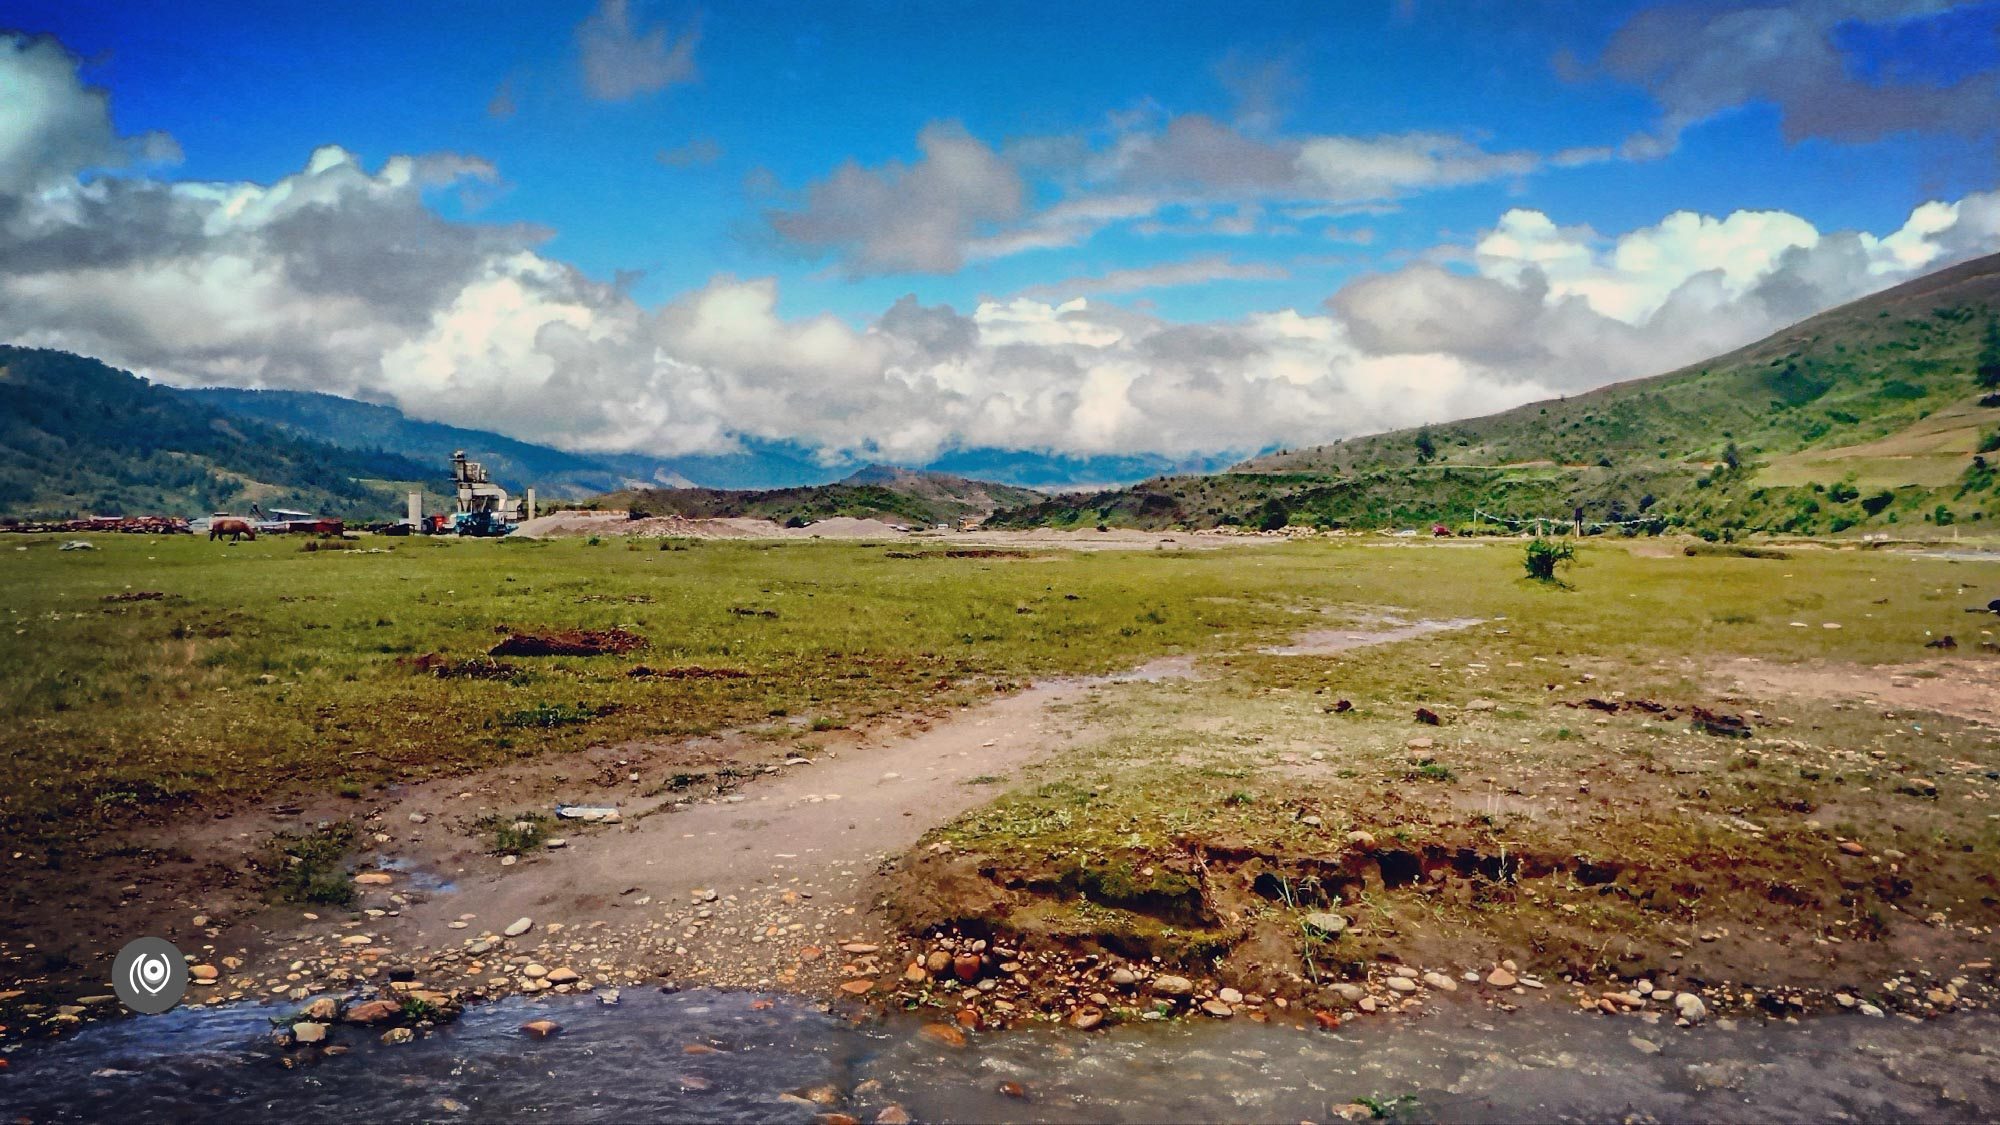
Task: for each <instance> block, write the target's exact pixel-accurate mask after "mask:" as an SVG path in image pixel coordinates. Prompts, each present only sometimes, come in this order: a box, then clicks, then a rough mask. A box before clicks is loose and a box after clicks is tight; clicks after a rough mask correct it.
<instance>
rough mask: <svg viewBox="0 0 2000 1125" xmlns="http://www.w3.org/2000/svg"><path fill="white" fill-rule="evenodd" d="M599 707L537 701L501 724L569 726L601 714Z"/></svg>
mask: <svg viewBox="0 0 2000 1125" xmlns="http://www.w3.org/2000/svg"><path fill="white" fill-rule="evenodd" d="M599 713H600V712H599V711H598V709H597V708H595V707H592V706H591V705H590V704H588V703H574V704H571V703H537V704H535V705H534V706H533V707H528V708H525V709H523V710H520V711H515V712H513V713H512V714H510V715H508V716H506V717H505V718H503V719H501V720H500V722H501V725H503V726H509V727H539V728H542V729H544V730H546V729H548V728H551V727H567V726H573V725H575V724H578V723H587V722H589V721H590V720H592V719H595V718H596V717H597V716H598V715H599Z"/></svg>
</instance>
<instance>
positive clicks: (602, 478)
mask: <svg viewBox="0 0 2000 1125" xmlns="http://www.w3.org/2000/svg"><path fill="white" fill-rule="evenodd" d="M182 393H184V394H186V395H188V396H189V397H191V398H193V399H195V400H196V401H198V402H200V403H202V404H203V405H206V406H210V407H213V408H214V409H216V410H219V411H222V412H224V413H228V414H232V415H236V416H238V417H243V418H254V419H257V420H258V421H261V422H265V423H268V424H270V425H272V426H276V427H278V428H279V429H282V430H286V431H288V432H290V433H293V434H296V435H298V436H300V437H305V438H310V439H312V440H314V441H323V442H326V443H328V444H332V445H338V446H340V447H342V448H344V449H354V450H362V451H385V452H389V453H394V454H397V455H400V456H403V457H406V458H408V459H410V460H412V461H415V462H418V463H420V464H423V465H425V466H427V467H428V468H429V471H430V475H431V476H433V477H437V478H439V479H440V480H448V479H449V477H450V474H451V468H450V459H451V455H452V453H453V451H455V450H460V449H463V450H465V451H466V455H467V456H469V457H471V458H472V459H473V460H475V461H478V462H480V463H481V464H483V465H485V466H486V469H487V471H488V472H489V473H491V474H492V475H493V478H494V479H495V480H497V481H499V482H501V483H502V484H504V485H506V486H507V487H509V488H512V489H514V490H515V491H517V492H518V491H520V490H521V489H522V488H525V487H527V486H528V485H534V486H535V488H536V489H537V490H538V491H539V492H540V493H541V494H542V495H546V496H550V497H573V498H580V497H584V496H591V495H595V494H597V493H600V492H610V491H612V490H613V489H619V488H624V487H626V486H627V485H629V484H631V483H632V480H631V478H630V477H628V476H627V474H625V473H624V472H621V471H620V470H619V469H618V468H616V467H613V466H612V465H609V464H606V463H604V462H603V461H600V460H597V459H595V458H592V457H589V456H585V455H582V454H575V453H567V452H564V451H563V450H560V449H552V448H550V447H548V446H545V445H535V444H533V443H531V442H525V441H517V440H515V439H513V438H510V437H503V436H501V435H500V434H495V433H489V432H487V431H484V430H471V429H466V428H464V427H461V426H448V425H444V424H442V423H439V422H420V421H418V420H416V419H414V418H410V417H407V416H405V415H404V414H403V412H402V411H400V410H397V409H396V408H395V407H393V406H379V405H377V404H375V403H369V402H356V401H355V400H353V399H346V398H340V397H338V396H335V395H327V394H315V393H312V392H310V391H246V390H236V389H233V388H226V387H203V388H200V389H196V390H189V391H184V392H182ZM641 479H644V478H643V477H641ZM439 487H443V485H442V484H440V485H439Z"/></svg>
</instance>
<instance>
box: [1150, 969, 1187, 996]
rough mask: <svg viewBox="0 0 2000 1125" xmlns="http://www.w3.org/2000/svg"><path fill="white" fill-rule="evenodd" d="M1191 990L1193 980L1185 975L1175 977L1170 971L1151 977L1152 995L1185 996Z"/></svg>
mask: <svg viewBox="0 0 2000 1125" xmlns="http://www.w3.org/2000/svg"><path fill="white" fill-rule="evenodd" d="M1193 992H1194V982H1193V981H1191V980H1189V979H1187V978H1186V977H1177V976H1175V975H1173V974H1172V973H1166V974H1162V975H1161V976H1157V977H1154V978H1153V995H1155V996H1187V995H1190V994H1191V993H1193Z"/></svg>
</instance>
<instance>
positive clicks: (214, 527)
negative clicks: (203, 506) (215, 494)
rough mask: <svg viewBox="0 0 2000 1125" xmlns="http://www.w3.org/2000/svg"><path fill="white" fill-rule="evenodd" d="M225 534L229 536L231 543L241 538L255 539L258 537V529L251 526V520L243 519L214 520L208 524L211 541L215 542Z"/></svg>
mask: <svg viewBox="0 0 2000 1125" xmlns="http://www.w3.org/2000/svg"><path fill="white" fill-rule="evenodd" d="M225 535H227V536H229V541H230V542H231V543H234V542H236V541H237V540H239V539H252V540H254V539H256V538H257V529H256V528H254V527H252V526H250V521H249V520H243V519H226V520H213V521H211V522H210V523H209V525H208V541H209V542H211V543H213V542H215V541H216V540H217V539H220V538H222V537H223V536H225Z"/></svg>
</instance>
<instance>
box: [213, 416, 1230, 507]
mask: <svg viewBox="0 0 2000 1125" xmlns="http://www.w3.org/2000/svg"><path fill="white" fill-rule="evenodd" d="M182 393H185V394H188V395H190V396H193V397H194V398H196V399H198V400H200V401H201V402H202V403H203V404H204V405H205V406H208V407H210V408H213V409H218V410H223V411H227V412H229V413H232V414H237V415H240V416H243V417H247V418H255V419H257V420H258V421H260V422H265V423H268V424H270V425H274V426H279V427H281V428H283V429H286V430H289V431H291V432H292V433H295V434H298V435H300V436H303V437H309V438H313V439H315V440H318V441H323V442H328V443H331V444H334V445H340V446H345V447H347V448H350V449H360V450H377V449H379V450H384V451H387V452H391V453H398V454H401V455H403V456H406V457H409V458H411V459H413V460H416V461H419V462H423V463H426V464H432V463H435V464H436V465H437V466H438V468H437V469H436V470H435V471H436V472H437V473H438V474H442V472H443V463H444V459H446V458H448V457H450V456H451V451H452V450H454V449H463V450H465V451H466V452H467V454H468V455H470V456H471V457H472V458H473V459H474V460H477V461H481V462H483V463H484V464H485V465H486V467H487V469H488V471H489V472H491V473H493V475H494V477H495V479H496V480H499V481H500V482H501V483H503V484H505V485H506V486H507V487H509V488H512V489H515V490H519V489H521V488H524V487H526V486H528V485H534V486H535V487H536V489H537V490H538V491H539V492H540V494H541V495H544V496H547V497H550V498H551V499H580V498H583V497H586V496H591V495H595V494H598V493H603V492H612V491H618V490H622V489H628V488H661V487H665V488H678V487H706V488H730V489H775V488H798V487H805V486H810V485H819V484H828V483H831V482H833V481H835V480H837V479H839V478H840V477H842V476H843V475H845V474H848V473H851V472H854V471H856V470H857V469H859V468H861V467H863V465H864V463H863V462H860V461H857V460H854V459H851V458H847V459H835V460H832V461H828V460H826V459H824V458H822V457H821V456H820V455H819V454H818V453H816V452H815V451H813V450H811V449H808V448H806V447H805V446H802V445H799V444H797V443H794V442H785V441H773V440H770V439H764V438H756V437H741V438H739V439H738V443H739V444H740V445H741V447H742V448H741V450H740V451H738V452H734V453H715V454H677V455H674V456H667V457H654V456H649V455H646V454H640V453H572V452H567V451H564V450H560V449H555V448H553V447H550V446H546V445H539V444H536V443H534V442H527V441H521V440H518V439H515V438H510V437H506V436H504V435H501V434H496V433H491V432H488V431H485V430H475V429H469V428H466V427H462V426H452V425H447V424H444V423H439V422H424V421H419V420H417V419H414V418H410V417H408V416H407V415H405V414H403V413H402V412H401V411H400V410H398V409H396V408H395V407H393V406H384V405H379V404H375V403H365V402H358V401H355V400H352V399H345V398H340V397H337V396H335V395H328V394H319V393H315V392H311V391H285V390H236V389H230V388H202V389H197V390H190V391H185V392H182ZM1235 459H1236V458H1235V457H1232V456H1229V455H1226V454H1217V455H1212V456H1207V457H1194V458H1169V457H1161V456H1156V455H1152V454H1131V455H1124V454H1103V455H1075V454H1063V453H1053V452H1046V451H1034V450H1002V449H969V450H953V451H950V452H948V453H944V454H941V455H939V456H938V457H936V458H934V459H932V460H931V461H930V462H928V463H926V464H925V465H923V466H919V468H921V469H924V470H929V471H933V472H941V473H947V474H951V475H954V476H960V477H965V478H968V479H977V480H990V481H995V482H998V483H1002V484H1009V485H1015V486H1019V487H1026V488H1036V487H1071V488H1074V487H1079V486H1083V485H1090V484H1099V483H1119V482H1124V481H1132V480H1139V479H1141V478H1143V477H1147V476H1153V475H1157V474H1159V473H1166V472H1190V471H1192V472H1203V471H1209V470H1213V469H1219V468H1222V467H1223V466H1225V465H1227V464H1229V463H1230V462H1231V461H1233V460H1235Z"/></svg>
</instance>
